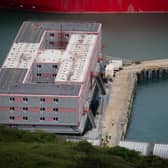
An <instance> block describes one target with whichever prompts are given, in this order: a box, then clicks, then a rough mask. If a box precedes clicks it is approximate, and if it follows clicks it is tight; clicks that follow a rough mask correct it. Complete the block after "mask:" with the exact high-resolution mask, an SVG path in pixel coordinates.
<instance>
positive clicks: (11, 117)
mask: <svg viewBox="0 0 168 168" xmlns="http://www.w3.org/2000/svg"><path fill="white" fill-rule="evenodd" d="M9 119H10V120H15V119H16V118H15V116H10V117H9ZM22 119H23V120H28V117H27V116H23V117H22ZM52 119H53V120H54V121H58V117H53V118H52ZM40 120H43V121H44V120H46V118H45V117H40Z"/></svg>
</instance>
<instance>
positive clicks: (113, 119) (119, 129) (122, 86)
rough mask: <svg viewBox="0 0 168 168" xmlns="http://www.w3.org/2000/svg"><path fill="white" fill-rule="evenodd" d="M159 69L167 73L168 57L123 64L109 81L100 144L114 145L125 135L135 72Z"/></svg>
mask: <svg viewBox="0 0 168 168" xmlns="http://www.w3.org/2000/svg"><path fill="white" fill-rule="evenodd" d="M160 69H161V70H163V69H166V73H168V71H167V69H168V59H160V60H150V61H143V62H141V63H138V64H131V65H129V66H124V67H123V69H122V70H121V71H119V72H117V73H116V76H115V77H114V79H113V82H112V83H111V85H112V89H111V93H110V100H109V104H108V105H107V107H106V110H105V114H104V121H103V132H102V144H104V145H107V146H116V145H118V143H119V141H120V140H123V138H124V136H125V133H126V129H127V124H128V120H129V115H130V111H131V107H132V102H133V97H134V91H135V89H136V83H137V73H141V72H142V71H144V70H145V72H146V71H151V72H152V71H154V70H156V71H158V70H160ZM149 74H152V73H148V75H149Z"/></svg>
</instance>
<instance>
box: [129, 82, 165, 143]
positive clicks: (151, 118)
mask: <svg viewBox="0 0 168 168" xmlns="http://www.w3.org/2000/svg"><path fill="white" fill-rule="evenodd" d="M167 93H168V80H162V81H153V82H152V81H151V82H148V83H147V82H146V83H143V84H139V85H138V87H137V92H136V96H135V100H134V104H133V109H132V114H131V118H130V124H129V126H128V131H127V136H126V139H127V140H134V141H149V142H160V143H168V131H167V128H168V94H167Z"/></svg>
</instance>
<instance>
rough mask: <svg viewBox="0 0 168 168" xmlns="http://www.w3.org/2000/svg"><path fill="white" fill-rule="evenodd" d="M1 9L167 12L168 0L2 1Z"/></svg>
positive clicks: (79, 11) (70, 11)
mask: <svg viewBox="0 0 168 168" xmlns="http://www.w3.org/2000/svg"><path fill="white" fill-rule="evenodd" d="M0 7H3V8H15V9H22V10H34V11H46V12H62V13H64V12H67V13H81V12H82V13H92V12H93V13H94V12H100V13H106V12H107V13H108V12H109V13H113V12H167V11H168V0H1V1H0Z"/></svg>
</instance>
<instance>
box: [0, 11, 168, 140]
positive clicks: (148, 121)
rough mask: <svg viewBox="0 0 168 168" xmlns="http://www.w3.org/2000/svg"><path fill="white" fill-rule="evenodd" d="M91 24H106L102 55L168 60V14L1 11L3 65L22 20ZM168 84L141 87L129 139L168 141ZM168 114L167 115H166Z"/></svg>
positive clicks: (138, 90)
mask: <svg viewBox="0 0 168 168" xmlns="http://www.w3.org/2000/svg"><path fill="white" fill-rule="evenodd" d="M31 20H33V21H45V20H47V21H48V20H49V21H90V22H92V21H93V22H100V23H102V25H103V33H102V35H103V44H104V46H105V48H104V49H103V53H105V54H106V55H111V56H113V57H120V58H128V59H134V60H144V59H158V58H167V57H168V14H103V15H58V14H57V15H56V14H42V13H40V14H39V13H28V12H16V11H1V12H0V62H2V61H3V59H4V58H5V56H6V54H7V53H8V50H9V48H10V46H11V44H12V41H13V39H14V38H15V36H16V33H17V31H18V29H19V27H20V25H21V24H22V22H23V21H31ZM167 84H168V81H160V82H157V83H150V84H144V85H140V86H139V87H138V89H137V96H136V99H135V102H134V106H133V113H132V118H131V122H130V126H129V129H128V134H127V139H129V140H142V141H158V142H168V134H167V128H168V122H167V121H168V110H167V109H168V103H167V100H168V94H166V93H168V85H167ZM166 111H167V112H166Z"/></svg>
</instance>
